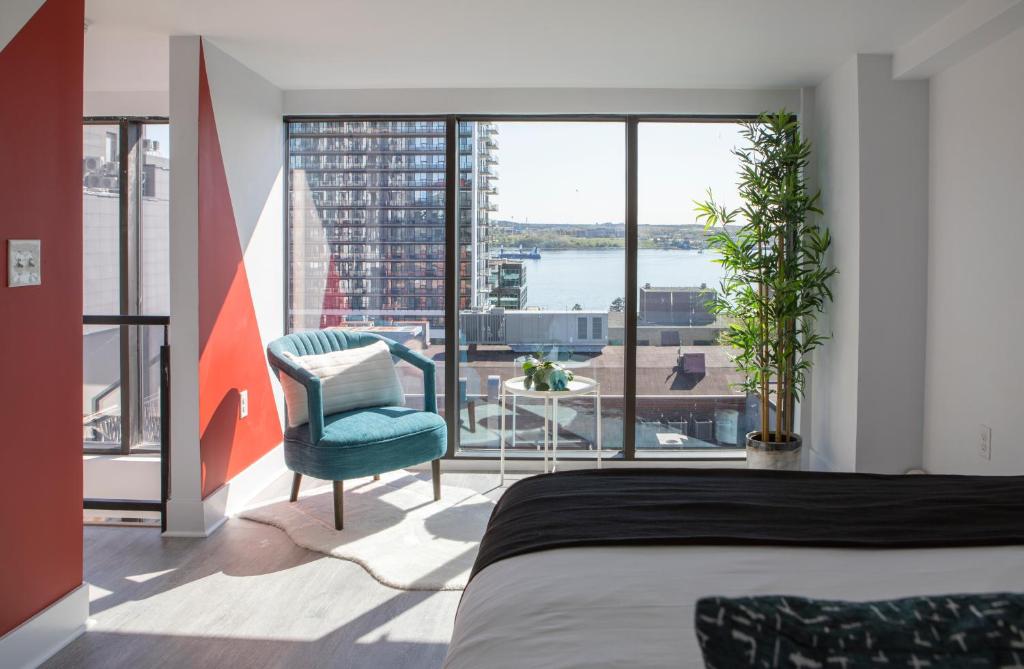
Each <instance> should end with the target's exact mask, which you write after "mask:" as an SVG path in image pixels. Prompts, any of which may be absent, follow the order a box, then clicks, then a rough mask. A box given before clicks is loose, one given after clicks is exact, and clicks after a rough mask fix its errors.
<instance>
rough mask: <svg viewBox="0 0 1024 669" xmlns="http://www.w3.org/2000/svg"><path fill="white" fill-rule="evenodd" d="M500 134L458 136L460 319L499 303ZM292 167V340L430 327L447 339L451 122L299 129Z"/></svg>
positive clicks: (293, 129) (480, 131) (477, 127)
mask: <svg viewBox="0 0 1024 669" xmlns="http://www.w3.org/2000/svg"><path fill="white" fill-rule="evenodd" d="M496 133H497V128H496V127H495V126H494V125H493V124H490V123H462V124H460V126H459V133H458V142H459V147H458V155H459V171H458V172H459V185H458V186H459V187H458V191H459V207H458V212H459V242H460V243H459V308H460V309H471V308H475V307H480V306H483V305H486V304H487V303H488V295H489V290H490V284H489V282H488V273H487V238H488V234H487V233H488V227H489V215H490V212H491V211H493V209H494V206H493V204H492V202H491V197H492V196H493V195H494V194H495V192H496V190H495V188H494V183H495V181H496V178H497V175H496V173H495V171H494V165H495V164H496V163H497V142H496V139H495V137H494V135H495V134H496ZM288 162H289V171H288V196H289V212H288V213H289V219H288V220H289V249H288V252H289V263H288V267H289V276H288V281H289V305H288V328H289V330H303V329H311V328H319V327H330V326H336V325H344V324H346V323H351V322H358V321H372V322H374V323H379V324H394V323H402V322H415V321H418V322H422V321H426V322H428V323H430V324H431V325H433V326H434V327H435V328H437V331H438V332H440V329H441V328H442V327H443V320H444V271H445V254H444V244H445V224H444V213H445V123H444V121H443V120H410V121H348V120H322V121H320V120H318V121H293V122H289V123H288ZM474 205H475V206H474Z"/></svg>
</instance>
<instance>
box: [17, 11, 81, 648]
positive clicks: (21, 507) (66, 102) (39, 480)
mask: <svg viewBox="0 0 1024 669" xmlns="http://www.w3.org/2000/svg"><path fill="white" fill-rule="evenodd" d="M83 20H84V3H83V0H47V2H45V3H43V5H42V6H41V7H40V8H39V10H38V11H37V12H36V13H35V15H34V16H33V17H32V18H31V19H30V20H29V21H28V23H26V24H25V25H24V26H23V27H22V28H21V30H20V31H19V32H18V34H17V35H15V37H14V39H13V40H11V42H10V43H8V44H7V46H6V47H5V48H4V49H3V51H0V203H2V204H3V210H2V213H0V245H2V246H0V356H2V358H0V359H2V361H3V363H2V365H0V369H2V371H3V384H2V386H0V387H2V388H3V394H2V396H0V424H2V425H3V438H2V439H0V542H2V546H0V634H4V633H6V632H8V631H10V630H11V629H13V628H14V627H16V626H18V625H19V624H21V623H22V622H24V621H25V620H27V619H28V618H30V617H32V616H33V615H35V614H36V613H38V612H39V611H41V610H43V609H45V608H46V607H47V606H49V605H50V604H52V603H53V602H55V601H56V600H58V599H60V598H61V597H63V596H64V595H66V594H67V593H68V592H70V591H71V590H73V589H74V588H76V587H78V586H79V585H80V584H81V583H82V428H81V425H82V423H81V421H82V60H83V56H82V54H83V30H82V23H83ZM8 239H39V240H41V241H42V256H43V263H42V277H43V282H42V285H40V286H31V287H24V288H9V287H8V286H7V244H6V240H8ZM0 664H3V660H2V658H0Z"/></svg>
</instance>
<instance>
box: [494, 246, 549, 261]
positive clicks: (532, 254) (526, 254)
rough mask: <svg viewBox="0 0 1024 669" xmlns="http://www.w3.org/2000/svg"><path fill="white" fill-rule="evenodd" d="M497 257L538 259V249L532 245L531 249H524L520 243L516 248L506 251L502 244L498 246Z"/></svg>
mask: <svg viewBox="0 0 1024 669" xmlns="http://www.w3.org/2000/svg"><path fill="white" fill-rule="evenodd" d="M498 257H499V258H508V259H509V260H540V249H539V248H538V247H536V246H534V247H533V250H532V251H524V250H523V247H522V246H521V245H520V247H519V248H518V249H513V250H511V251H506V250H505V247H504V246H499V247H498Z"/></svg>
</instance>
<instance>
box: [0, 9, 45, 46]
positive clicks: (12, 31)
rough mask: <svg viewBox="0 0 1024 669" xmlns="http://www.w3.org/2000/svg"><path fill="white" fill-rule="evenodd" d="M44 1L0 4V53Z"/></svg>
mask: <svg viewBox="0 0 1024 669" xmlns="http://www.w3.org/2000/svg"><path fill="white" fill-rule="evenodd" d="M43 1H44V0H4V1H3V2H2V3H0V51H3V49H4V47H6V46H7V44H8V43H9V42H10V41H11V40H12V39H14V36H15V35H17V34H18V32H19V31H20V30H21V29H22V28H23V27H24V25H25V24H26V23H28V21H29V19H31V18H32V16H33V15H34V14H35V13H36V12H37V11H39V8H40V7H42V6H43Z"/></svg>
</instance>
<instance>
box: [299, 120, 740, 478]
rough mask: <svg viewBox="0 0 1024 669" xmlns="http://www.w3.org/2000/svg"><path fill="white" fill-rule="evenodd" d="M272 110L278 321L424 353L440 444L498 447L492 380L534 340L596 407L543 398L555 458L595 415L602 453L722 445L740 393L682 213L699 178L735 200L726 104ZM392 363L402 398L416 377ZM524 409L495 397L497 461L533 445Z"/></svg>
mask: <svg viewBox="0 0 1024 669" xmlns="http://www.w3.org/2000/svg"><path fill="white" fill-rule="evenodd" d="M286 124H287V133H288V163H289V170H288V188H289V207H288V233H289V244H288V268H289V269H288V289H289V290H288V328H289V330H303V329H314V328H325V327H337V326H342V327H347V328H360V329H365V330H368V331H373V332H379V333H381V334H384V335H385V336H389V337H392V338H394V339H397V340H399V341H402V342H404V343H406V344H407V345H409V346H410V347H412V348H414V349H417V350H420V351H421V352H422V353H424V354H425V355H427V356H429V357H431V358H432V359H433V360H434V361H435V362H436V363H437V365H438V368H437V383H438V388H437V390H438V396H439V405H440V406H444V407H447V410H448V412H449V413H448V415H447V418H448V422H449V428H450V429H449V433H450V440H451V441H450V446H451V449H450V451H449V455H452V456H455V455H461V456H471V457H474V456H475V457H493V456H495V455H496V454H497V449H498V447H499V429H500V424H501V417H502V416H501V410H500V407H499V404H498V397H499V394H500V386H501V383H502V382H503V381H505V380H507V379H509V378H511V377H513V376H519V375H521V374H522V371H521V364H522V361H523V359H524V357H525V356H527V355H529V354H533V353H537V352H541V353H543V354H544V355H545V356H547V357H548V358H551V359H555V360H558V361H559V362H561V363H562V364H564V365H566V366H567V367H569V368H570V369H572V371H573V373H574V374H576V375H579V376H585V377H591V378H594V379H596V380H597V381H599V382H600V385H601V390H602V393H601V395H602V402H601V405H600V413H598V405H597V403H596V402H594V400H593V399H592V398H589V397H581V398H577V399H570V400H566V401H565V403H564V405H563V406H562V407H561V408H560V414H559V416H558V420H557V425H556V426H555V429H557V430H558V434H559V451H560V456H561V457H568V458H591V457H594V456H595V455H596V446H597V443H596V441H597V439H596V437H597V434H598V426H599V425H600V434H601V436H602V439H601V441H602V451H603V455H604V456H605V457H606V458H610V457H622V458H625V459H634V458H637V457H694V456H695V455H696V456H697V457H699V456H700V454H705V455H707V456H709V457H718V456H719V454H721V453H722V452H723V449H728V448H732V449H735V448H737V446H738V445H740V440H741V435H742V432H743V430H744V429H745V421H746V420H747V419H748V418H749V416H747V415H746V412H745V410H744V407H745V406H746V405H747V402H746V398H745V396H744V395H742V394H740V393H738V392H737V391H736V390H734V389H733V387H732V384H733V383H734V382H735V381H737V380H738V376H737V375H736V373H735V371H734V369H733V367H732V364H731V357H730V355H731V352H730V351H728V350H727V349H724V348H723V347H721V346H718V345H717V343H716V342H717V336H718V332H720V331H721V329H722V328H723V327H726V326H727V323H724V322H723V321H722V320H721V319H719V318H717V317H716V316H715V315H714V314H711V313H709V312H708V310H707V305H706V302H707V299H708V297H709V295H710V294H711V292H712V291H714V290H716V288H717V284H718V281H719V279H720V277H721V272H720V268H719V267H718V265H717V264H715V263H714V253H713V252H712V251H711V250H710V249H707V248H706V243H705V239H706V235H705V233H704V231H703V229H702V228H701V226H699V225H697V224H696V221H695V220H694V215H693V208H694V205H693V201H694V200H695V199H698V198H700V197H702V196H703V194H704V192H705V190H706V189H707V188H708V187H711V188H713V189H714V191H715V193H716V196H719V197H721V198H722V199H725V200H726V201H727V202H731V201H734V196H735V192H734V191H735V186H734V185H733V184H734V183H735V179H736V163H735V159H734V157H733V156H732V153H731V150H732V148H733V147H734V146H736V144H737V142H738V134H737V129H738V126H737V123H736V120H735V119H714V120H711V119H686V118H677V119H654V118H650V119H648V118H639V117H625V116H622V117H602V118H597V117H592V118H558V117H548V118H530V117H477V118H473V117H464V118H456V117H446V118H411V119H400V118H373V119H371V118H365V119H363V118H359V119H356V118H325V119H288V120H287V121H286ZM449 138H450V139H449ZM448 198H451V201H449V199H448ZM449 217H450V219H451V220H450V219H449ZM449 263H450V264H449ZM448 360H451V362H450V363H448ZM446 363H447V364H446ZM400 370H402V376H403V383H404V386H405V389H406V392H407V398H408V401H409V402H410V404H411V405H414V406H415V405H416V404H417V403H419V402H420V401H421V390H420V386H419V383H420V381H419V379H420V376H419V373H418V372H417V371H416V370H413V369H411V368H410V369H406V368H405V367H404V365H403V366H400ZM543 415H544V412H543V408H542V405H541V404H539V403H536V402H531V401H529V400H521V401H518V402H517V405H516V407H515V408H514V409H513V408H512V407H511V406H508V407H506V415H505V418H506V419H509V420H508V421H507V423H508V424H507V425H506V428H507V430H508V431H507V432H506V446H507V447H513V449H512V457H540V452H539V448H540V446H541V444H542V443H543V423H544V417H543ZM513 422H514V423H515V434H514V439H513V434H512V432H511V425H512V423H513Z"/></svg>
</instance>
